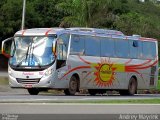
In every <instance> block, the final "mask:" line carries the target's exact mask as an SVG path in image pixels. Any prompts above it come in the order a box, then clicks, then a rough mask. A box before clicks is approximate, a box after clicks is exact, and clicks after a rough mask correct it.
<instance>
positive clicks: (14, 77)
mask: <svg viewBox="0 0 160 120" xmlns="http://www.w3.org/2000/svg"><path fill="white" fill-rule="evenodd" d="M87 30H88V29H86V31H81V30H79V28H73V29H72V28H70V29H58V28H56V29H54V28H53V29H40V31H38V29H29V30H24V31H19V32H17V33H16V34H15V36H21V37H23V36H30V35H31V36H36V35H38V36H53V35H55V36H57V39H55V42H58V40H59V38H60V36H61V35H63V34H68V35H69V41H68V44H67V47H68V48H67V52H68V53H67V57H66V59H65V60H64V61H65V62H64V63H65V65H63V66H61V67H58V68H57V66H59V65H58V64H59V63H58V62H59V61H60V60H59V57H58V55H59V53H58V52H59V49H61V48H57V54H58V55H57V56H56V57H57V58H55V62H54V64H52V65H51V66H49V67H48V68H46V69H45V70H43V71H39V70H37V71H25V70H24V71H16V70H13V69H12V68H11V66H10V65H9V69H8V72H9V84H10V86H11V87H13V88H18V87H19V88H48V89H50V88H51V89H67V88H69V82H70V79H71V77H72V76H74V75H78V77H79V79H80V85H79V88H80V89H107V90H124V89H125V90H126V89H128V85H129V81H130V79H131V78H132V77H135V79H136V80H137V89H150V88H155V87H156V85H157V81H158V47H157V41H155V40H154V39H149V38H142V37H139V38H137V37H134V36H124V35H123V34H122V33H118V32H117V31H109V32H108V33H103V32H106V31H105V30H104V31H101V30H100V31H99V33H97V34H96V30H97V29H89V31H87ZM90 30H91V31H90ZM92 30H93V32H92ZM27 31H29V32H27ZM34 31H35V32H34ZM101 32H102V33H101ZM112 32H115V33H112ZM74 35H75V36H76V37H77V36H78V37H84V36H85V37H86V36H87V37H91V36H92V37H96V39H97V40H99V41H101V39H104V38H106V39H107V40H108V39H109V40H111V41H114V42H115V43H116V42H118V41H120V40H121V41H123V42H124V41H126V42H128V45H131V46H134V47H135V48H136V47H139V46H138V45H137V42H138V44H139V45H141V44H143V43H144V42H146V43H147V42H152V43H155V45H156V48H155V51H156V53H154V54H156V57H155V58H154V59H153V58H152V59H148V58H138V57H137V58H132V57H126V58H125V57H117V56H114V55H113V56H108V57H104V56H101V55H95V56H94V55H87V54H86V53H85V52H84V51H83V52H82V53H80V54H72V52H71V50H72V48H71V47H72V41H73V39H74V38H73V37H74ZM85 39H86V38H85ZM86 40H88V39H86ZM142 41H143V42H142ZM76 42H77V41H76ZM132 42H133V43H132ZM115 43H114V47H115V46H116V44H115ZM146 43H145V44H146ZM92 45H93V44H92V42H91V43H90V46H92ZM102 45H103V44H101V46H102ZM62 46H63V45H61V47H62ZM64 46H65V45H64ZM85 47H86V44H85ZM124 47H125V45H124ZM106 48H107V47H106ZM114 49H115V48H114ZM114 49H113V50H114ZM141 49H143V48H141ZM62 50H63V47H62ZM129 50H130V54H131V53H132V52H134V48H133V50H131V49H130V48H129ZM140 51H143V52H144V50H140ZM155 51H154V52H155ZM109 52H111V51H109ZM61 53H62V52H61ZM144 53H145V52H144ZM114 54H115V53H114ZM137 54H139V55H140V53H138V52H137ZM62 55H63V53H62ZM133 55H134V54H133ZM47 70H50V71H51V74H49V75H48V76H46V75H45V74H46V72H47ZM26 81H27V82H26ZM22 82H23V83H22ZM25 82H26V83H25ZM33 82H35V83H33ZM36 82H37V83H36Z"/></svg>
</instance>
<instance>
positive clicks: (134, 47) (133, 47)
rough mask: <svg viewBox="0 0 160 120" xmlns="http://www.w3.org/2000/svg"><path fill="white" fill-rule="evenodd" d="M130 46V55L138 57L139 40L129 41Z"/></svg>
mask: <svg viewBox="0 0 160 120" xmlns="http://www.w3.org/2000/svg"><path fill="white" fill-rule="evenodd" d="M129 48H130V57H131V58H137V57H138V41H133V40H130V41H129Z"/></svg>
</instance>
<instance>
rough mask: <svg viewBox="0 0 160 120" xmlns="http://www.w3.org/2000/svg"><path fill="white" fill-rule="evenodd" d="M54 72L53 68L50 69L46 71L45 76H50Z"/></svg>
mask: <svg viewBox="0 0 160 120" xmlns="http://www.w3.org/2000/svg"><path fill="white" fill-rule="evenodd" d="M52 73H53V72H52V69H48V70H47V71H46V72H45V76H49V75H51V74H52Z"/></svg>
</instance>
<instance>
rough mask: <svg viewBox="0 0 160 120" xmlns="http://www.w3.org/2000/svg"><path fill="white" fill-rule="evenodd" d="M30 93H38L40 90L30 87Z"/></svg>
mask: <svg viewBox="0 0 160 120" xmlns="http://www.w3.org/2000/svg"><path fill="white" fill-rule="evenodd" d="M28 93H29V94H30V95H38V93H39V90H38V89H37V88H29V89H28Z"/></svg>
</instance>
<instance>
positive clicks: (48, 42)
mask: <svg viewBox="0 0 160 120" xmlns="http://www.w3.org/2000/svg"><path fill="white" fill-rule="evenodd" d="M54 40H55V38H54V37H44V36H43V37H42V36H38V37H29V36H27V37H15V38H14V41H13V43H12V47H11V56H12V57H11V58H10V60H9V63H10V64H11V65H13V66H17V67H18V66H29V67H36V66H46V65H49V64H51V63H52V62H53V61H54V55H53V52H52V43H53V41H54Z"/></svg>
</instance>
